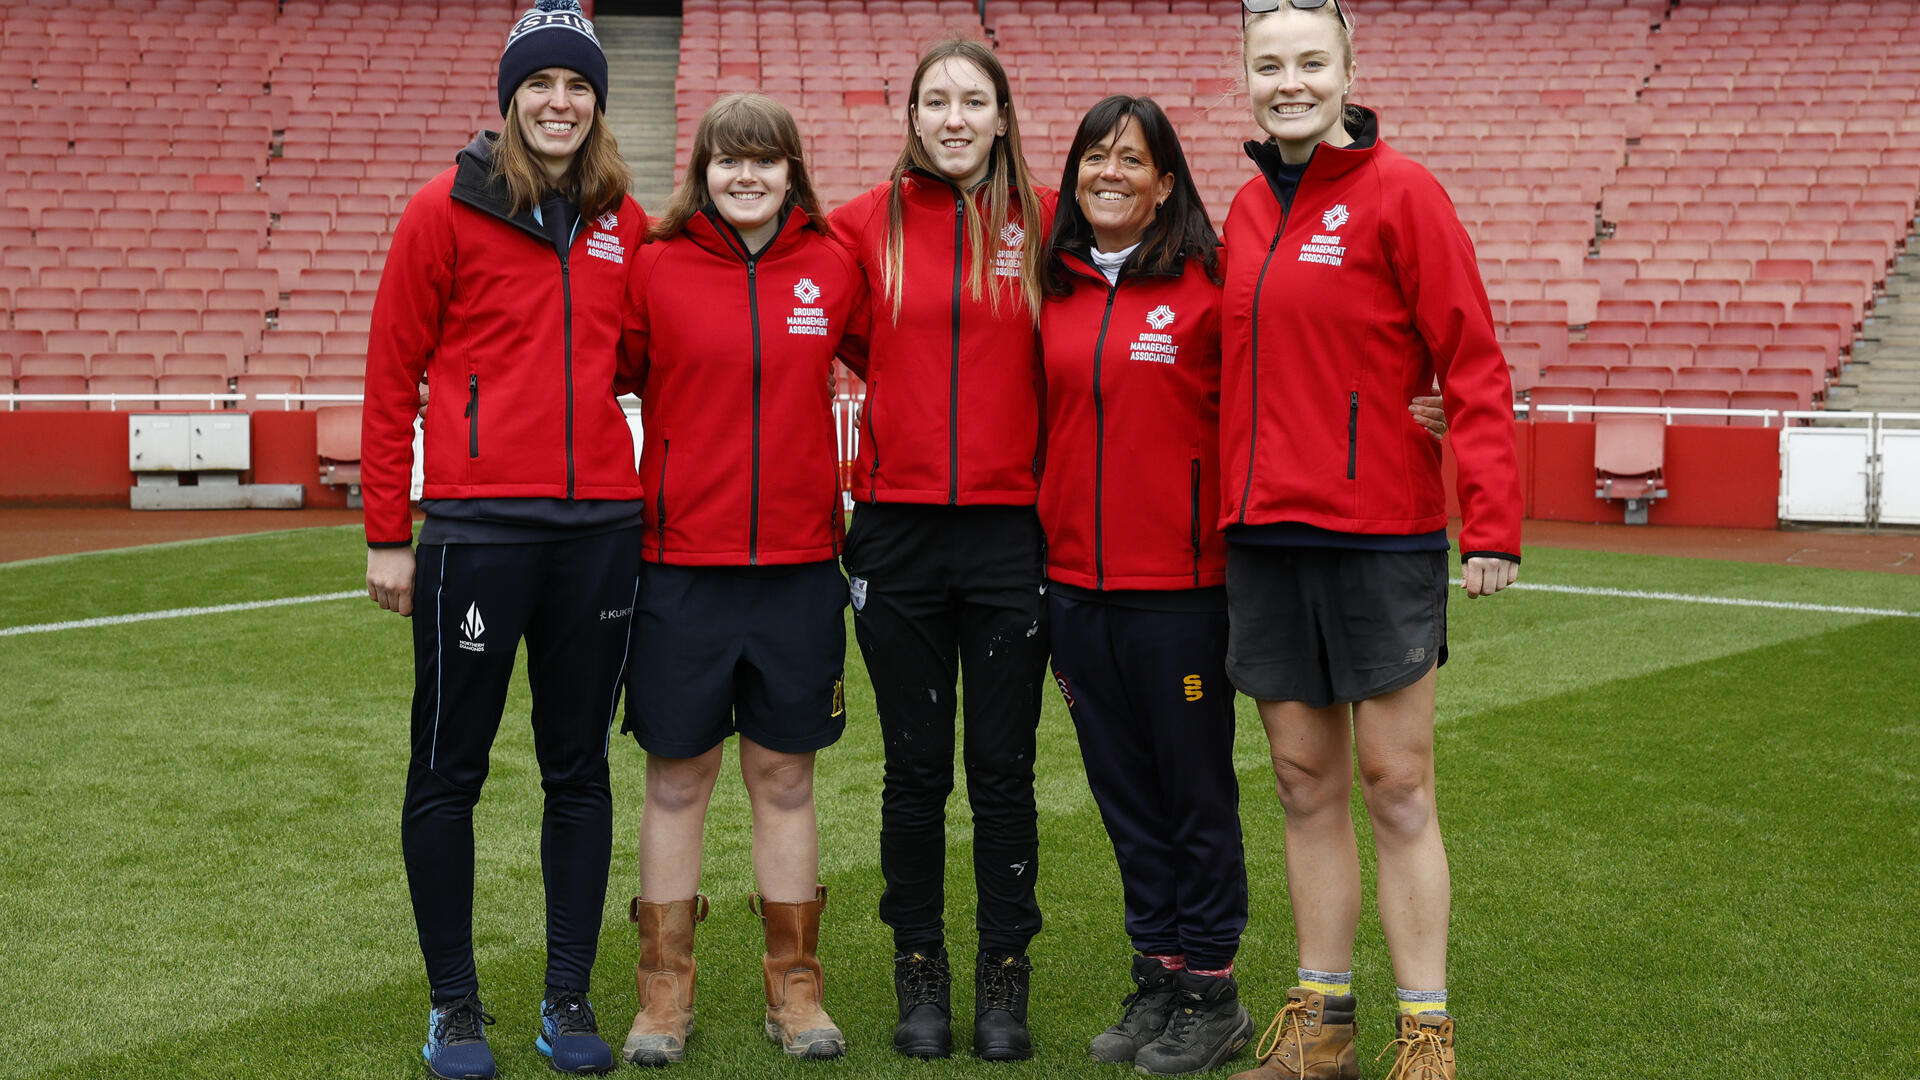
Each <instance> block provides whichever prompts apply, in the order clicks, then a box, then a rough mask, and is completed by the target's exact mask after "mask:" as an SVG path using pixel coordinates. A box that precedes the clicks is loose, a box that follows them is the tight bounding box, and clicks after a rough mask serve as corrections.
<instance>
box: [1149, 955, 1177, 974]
mask: <svg viewBox="0 0 1920 1080" xmlns="http://www.w3.org/2000/svg"><path fill="white" fill-rule="evenodd" d="M1143 955H1145V956H1146V958H1147V959H1149V960H1158V961H1160V966H1161V967H1163V968H1165V969H1166V970H1168V971H1185V970H1187V958H1186V955H1185V954H1174V953H1145V954H1143Z"/></svg>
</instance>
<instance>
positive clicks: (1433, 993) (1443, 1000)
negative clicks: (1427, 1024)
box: [1396, 987, 1447, 1016]
mask: <svg viewBox="0 0 1920 1080" xmlns="http://www.w3.org/2000/svg"><path fill="white" fill-rule="evenodd" d="M1396 992H1397V993H1398V995H1399V997H1400V1015H1401V1016H1415V1015H1418V1014H1419V1013H1440V1014H1442V1015H1445V1014H1446V1011H1447V992H1446V991H1445V990H1408V989H1407V988H1405V987H1399V988H1398V989H1397V991H1396Z"/></svg>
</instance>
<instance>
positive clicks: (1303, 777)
mask: <svg viewBox="0 0 1920 1080" xmlns="http://www.w3.org/2000/svg"><path fill="white" fill-rule="evenodd" d="M1259 705H1260V720H1261V722H1262V723H1263V724H1265V725H1266V728H1267V743H1268V745H1269V746H1270V747H1271V749H1272V752H1273V774H1274V777H1275V779H1276V780H1277V781H1278V786H1279V790H1280V805H1281V807H1282V808H1283V809H1285V810H1286V813H1287V819H1286V844H1287V892H1288V894H1289V895H1290V896H1291V897H1292V899H1293V923H1294V933H1295V935H1296V936H1297V938H1298V939H1299V944H1300V966H1301V967H1306V968H1314V969H1316V970H1320V971H1351V970H1352V969H1353V938H1354V934H1355V933H1356V932H1357V931H1358V929H1359V926H1360V857H1359V853H1358V851H1357V849H1356V848H1355V846H1354V839H1353V811H1352V808H1351V802H1352V798H1353V732H1352V728H1351V726H1350V722H1349V720H1348V707H1347V706H1345V705H1334V706H1330V707H1328V708H1325V709H1310V708H1308V707H1307V706H1306V705H1305V704H1303V703H1301V702H1298V701H1262V702H1260V703H1259Z"/></svg>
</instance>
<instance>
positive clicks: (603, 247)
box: [587, 230, 627, 264]
mask: <svg viewBox="0 0 1920 1080" xmlns="http://www.w3.org/2000/svg"><path fill="white" fill-rule="evenodd" d="M587 254H589V255H591V256H593V257H594V258H596V259H605V260H606V261H608V262H610V263H617V264H624V263H625V262H626V261H627V256H626V251H625V249H623V248H622V247H621V246H620V237H619V236H617V235H615V234H614V233H610V232H600V231H597V230H596V231H594V232H590V233H588V234H587Z"/></svg>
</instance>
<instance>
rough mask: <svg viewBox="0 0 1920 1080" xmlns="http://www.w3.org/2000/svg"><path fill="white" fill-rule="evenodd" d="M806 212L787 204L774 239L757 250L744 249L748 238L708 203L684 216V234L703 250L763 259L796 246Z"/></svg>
mask: <svg viewBox="0 0 1920 1080" xmlns="http://www.w3.org/2000/svg"><path fill="white" fill-rule="evenodd" d="M810 220H812V219H811V218H809V217H807V212H806V211H805V210H802V209H800V208H799V207H798V206H790V207H787V208H786V209H785V210H783V211H781V219H780V228H779V231H777V232H775V233H774V234H773V239H772V240H769V241H768V242H767V246H766V247H765V248H762V249H761V250H760V251H759V252H757V253H752V252H749V251H748V250H747V242H746V241H745V240H744V239H742V238H741V236H740V231H739V230H738V229H735V228H734V227H733V226H732V225H730V224H728V223H727V219H726V218H724V217H721V216H720V210H719V208H717V207H715V206H714V205H713V204H712V203H708V204H707V205H706V206H705V207H703V208H702V209H701V211H700V212H699V213H697V214H695V215H693V216H692V217H690V218H688V219H687V224H686V225H685V227H684V228H683V229H682V231H683V232H684V233H686V235H687V238H688V239H689V240H692V241H693V242H694V243H695V244H697V245H699V246H700V248H701V249H702V250H705V251H710V252H712V253H713V254H715V255H719V256H722V257H725V258H729V259H734V260H737V261H738V262H741V263H747V262H759V261H761V260H763V259H775V258H778V257H780V256H781V255H784V254H786V253H787V252H788V251H790V250H792V249H793V248H794V247H796V246H798V245H799V244H800V243H801V242H802V240H803V239H804V238H803V237H802V236H801V235H800V234H801V230H803V229H804V228H806V225H807V222H808V221H810Z"/></svg>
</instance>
